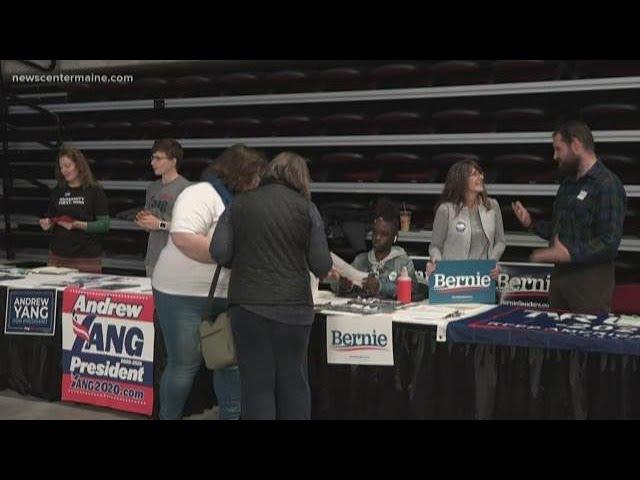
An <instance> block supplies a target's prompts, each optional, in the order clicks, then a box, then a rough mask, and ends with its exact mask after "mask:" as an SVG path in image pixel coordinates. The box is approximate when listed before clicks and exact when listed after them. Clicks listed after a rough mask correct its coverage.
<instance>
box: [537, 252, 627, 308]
mask: <svg viewBox="0 0 640 480" xmlns="http://www.w3.org/2000/svg"><path fill="white" fill-rule="evenodd" d="M614 286H615V270H614V266H613V262H609V263H601V264H597V265H573V264H561V265H556V266H555V268H554V269H553V272H551V284H550V285H549V303H550V305H551V308H552V309H553V310H566V311H569V312H574V313H592V314H596V313H608V312H610V311H611V299H612V297H613V288H614Z"/></svg>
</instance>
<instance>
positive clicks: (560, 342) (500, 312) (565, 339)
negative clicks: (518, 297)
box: [447, 305, 640, 355]
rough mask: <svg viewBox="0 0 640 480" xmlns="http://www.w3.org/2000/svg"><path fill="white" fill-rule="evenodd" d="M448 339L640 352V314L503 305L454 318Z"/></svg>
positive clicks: (448, 329) (498, 343)
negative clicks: (572, 311) (459, 318)
mask: <svg viewBox="0 0 640 480" xmlns="http://www.w3.org/2000/svg"><path fill="white" fill-rule="evenodd" d="M447 339H448V340H450V341H452V342H460V343H480V344H488V345H505V346H517V347H532V348H536V347H537V348H559V349H574V350H579V351H584V352H597V353H613V354H622V355H640V317H637V319H633V318H630V317H620V316H618V315H581V314H573V313H556V312H542V311H536V310H528V309H523V308H518V307H510V306H505V305H501V306H498V307H496V308H494V309H492V310H490V311H489V312H486V313H484V314H481V315H477V316H474V317H472V318H468V319H465V320H459V321H456V322H451V323H450V324H449V326H448V327H447Z"/></svg>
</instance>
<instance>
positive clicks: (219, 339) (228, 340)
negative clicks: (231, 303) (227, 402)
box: [200, 265, 237, 370]
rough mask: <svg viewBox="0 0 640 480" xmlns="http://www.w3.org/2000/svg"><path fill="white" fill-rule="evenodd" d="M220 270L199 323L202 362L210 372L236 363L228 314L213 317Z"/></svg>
mask: <svg viewBox="0 0 640 480" xmlns="http://www.w3.org/2000/svg"><path fill="white" fill-rule="evenodd" d="M221 268H222V267H221V266H220V265H218V266H217V268H216V273H215V274H214V276H213V281H212V282H211V288H210V289H209V297H208V298H207V306H206V307H205V310H204V313H203V314H202V322H201V323H200V349H201V351H202V357H203V358H204V362H205V364H206V365H207V368H208V369H210V370H217V369H219V368H225V367H229V366H231V365H235V364H236V363H237V360H236V348H235V344H234V342H233V333H232V332H231V319H230V318H229V314H228V313H227V312H226V311H225V312H222V313H220V314H219V315H217V316H216V315H214V308H213V297H214V295H215V291H216V286H217V285H218V277H219V276H220V269H221Z"/></svg>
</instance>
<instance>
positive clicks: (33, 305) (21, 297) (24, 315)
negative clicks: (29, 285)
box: [4, 288, 56, 336]
mask: <svg viewBox="0 0 640 480" xmlns="http://www.w3.org/2000/svg"><path fill="white" fill-rule="evenodd" d="M55 331H56V291H55V289H24V290H22V289H13V288H9V289H7V306H6V309H5V322H4V333H5V334H6V335H42V336H53V335H54V334H55Z"/></svg>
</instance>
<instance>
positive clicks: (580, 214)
mask: <svg viewBox="0 0 640 480" xmlns="http://www.w3.org/2000/svg"><path fill="white" fill-rule="evenodd" d="M553 153H554V154H553V159H554V160H555V161H556V162H558V170H559V172H560V173H561V174H562V175H563V176H564V180H563V181H562V183H561V185H560V188H559V189H558V194H557V196H556V199H555V202H554V204H553V215H552V218H551V221H545V220H537V221H534V220H533V219H532V218H531V215H530V214H529V212H528V211H527V209H526V208H524V207H523V206H522V204H521V203H520V202H515V203H514V204H513V211H514V212H515V214H516V216H517V217H518V220H519V221H520V223H521V224H522V226H523V227H525V228H527V229H529V230H530V231H532V232H533V233H535V234H536V235H539V236H540V237H542V238H544V239H546V240H549V247H548V248H540V249H537V250H535V251H534V252H533V253H532V254H531V261H532V262H542V263H553V264H555V267H554V269H553V272H552V274H551V284H550V286H549V303H550V305H551V308H552V309H553V310H565V311H569V312H576V313H594V314H595V313H608V312H609V311H610V310H611V298H612V296H613V288H614V286H615V273H614V263H613V262H614V259H615V257H616V255H617V254H618V247H619V246H620V240H621V239H622V227H623V224H624V217H625V213H626V203H627V196H626V193H625V190H624V186H623V185H622V182H621V181H620V179H619V178H618V177H617V176H616V175H615V174H614V173H613V172H611V171H610V170H609V169H608V168H607V167H605V166H604V164H603V163H602V162H601V161H600V160H598V157H597V156H596V153H595V145H594V142H593V135H592V134H591V130H590V129H589V127H588V126H587V125H586V124H584V123H582V122H577V121H571V122H567V123H565V124H563V125H562V126H560V127H559V128H558V129H556V130H555V131H554V132H553Z"/></svg>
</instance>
